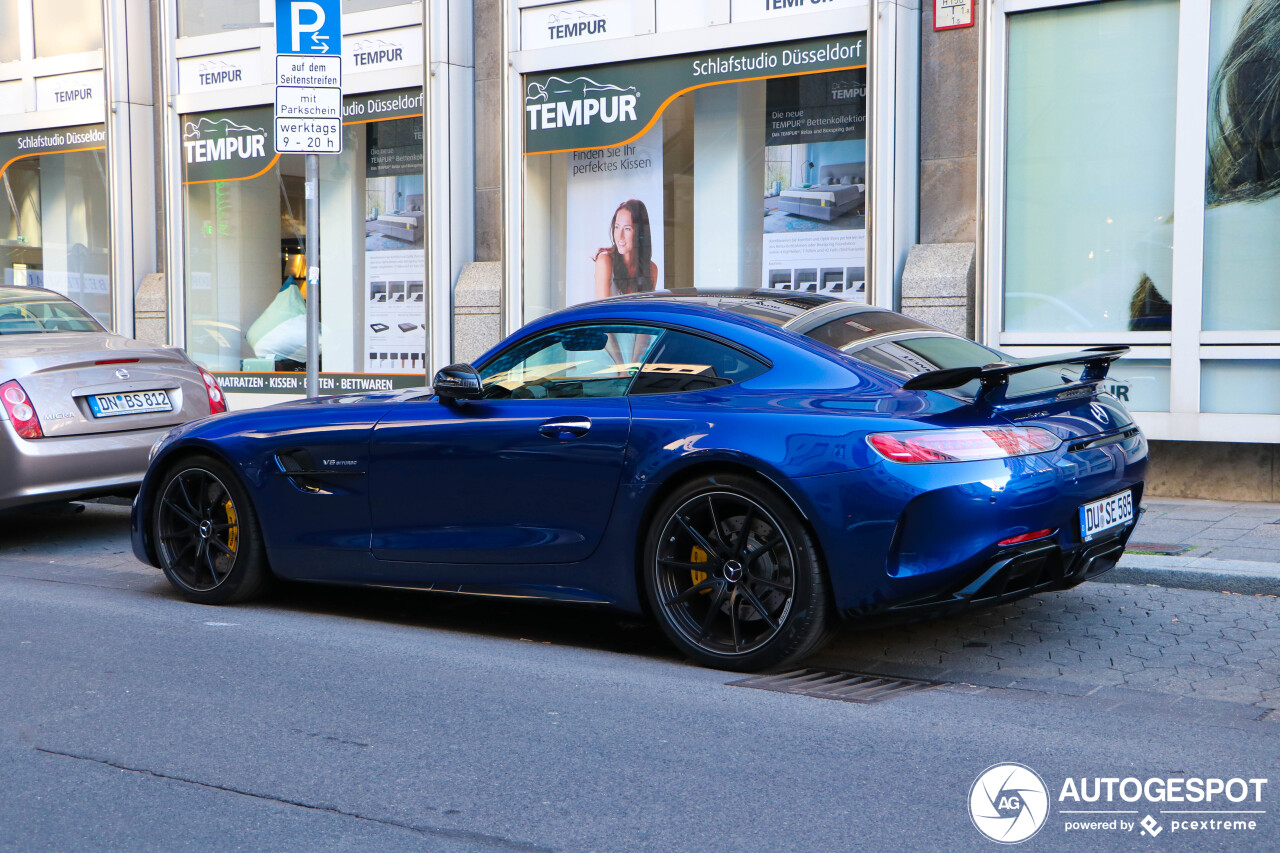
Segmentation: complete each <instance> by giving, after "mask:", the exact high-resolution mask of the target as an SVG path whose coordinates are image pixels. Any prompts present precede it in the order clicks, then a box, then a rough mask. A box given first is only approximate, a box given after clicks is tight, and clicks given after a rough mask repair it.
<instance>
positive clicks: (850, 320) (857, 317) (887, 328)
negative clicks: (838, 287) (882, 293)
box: [805, 311, 930, 349]
mask: <svg viewBox="0 0 1280 853" xmlns="http://www.w3.org/2000/svg"><path fill="white" fill-rule="evenodd" d="M928 328H930V327H929V326H928V325H927V324H925V323H921V322H920V321H919V320H913V319H911V318H910V317H904V316H903V315H901V314H895V313H893V312H892V311H859V312H858V313H856V314H854V315H852V316H848V315H846V316H844V317H837V318H836V319H834V320H829V321H827V322H826V323H823V324H822V325H821V326H817V327H815V328H813V329H810V330H809V331H807V332H805V336H806V337H809V338H813V339H814V340H815V341H817V342H818V343H820V344H826V345H827V346H829V347H832V348H834V349H844V348H845V347H847V346H849V345H850V344H856V343H857V342H859V341H862V340H866V339H867V338H870V337H872V336H874V335H884V334H888V333H889V332H907V331H913V330H916V329H928Z"/></svg>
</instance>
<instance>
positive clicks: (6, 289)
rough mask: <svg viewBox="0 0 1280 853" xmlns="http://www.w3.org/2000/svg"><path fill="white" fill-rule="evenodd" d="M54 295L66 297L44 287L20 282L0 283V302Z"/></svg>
mask: <svg viewBox="0 0 1280 853" xmlns="http://www.w3.org/2000/svg"><path fill="white" fill-rule="evenodd" d="M48 296H54V297H57V298H58V299H66V298H67V297H65V296H63V295H62V294H61V293H58V292H57V291H56V290H49V289H47V288H44V287H35V286H28V285H22V284H0V302H16V301H19V300H23V299H31V298H33V297H34V298H40V297H48Z"/></svg>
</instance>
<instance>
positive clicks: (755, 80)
mask: <svg viewBox="0 0 1280 853" xmlns="http://www.w3.org/2000/svg"><path fill="white" fill-rule="evenodd" d="M866 63H867V47H866V40H865V38H864V37H863V36H862V35H850V36H836V37H832V38H828V39H822V40H813V41H804V42H790V43H786V44H777V45H767V46H764V47H754V48H746V49H740V50H736V51H723V52H716V53H707V54H696V55H688V56H674V57H661V58H656V59H648V60H643V61H639V62H632V63H625V64H616V65H604V66H595V67H591V68H581V69H573V70H564V71H556V72H554V73H542V74H531V75H527V76H526V77H525V79H524V88H525V99H524V101H525V104H524V110H525V114H524V116H523V117H522V119H523V121H522V124H523V127H524V155H525V156H524V207H525V209H524V221H523V229H524V230H523V242H524V277H523V297H524V319H525V320H526V321H528V320H531V319H533V318H535V317H538V316H540V315H542V314H545V313H547V312H549V311H552V310H555V309H556V308H560V307H563V306H565V305H571V304H575V303H578V302H583V301H588V300H591V299H596V298H600V297H605V296H610V295H616V294H621V293H634V292H642V291H652V290H662V289H672V288H682V287H694V286H696V287H699V288H704V289H717V288H719V289H725V288H738V287H770V288H775V289H779V290H789V291H805V292H822V293H830V294H834V295H837V296H841V297H845V298H850V299H856V300H860V301H865V294H866V284H865V282H866V275H865V269H866V217H867V204H866V199H867V147H866V138H867V119H866V116H867V111H866V110H867V92H866Z"/></svg>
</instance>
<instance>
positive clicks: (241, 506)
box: [151, 456, 271, 604]
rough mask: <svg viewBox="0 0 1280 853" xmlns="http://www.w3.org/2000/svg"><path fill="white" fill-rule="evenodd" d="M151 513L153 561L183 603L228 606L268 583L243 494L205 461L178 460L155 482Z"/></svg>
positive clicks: (221, 467) (236, 482)
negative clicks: (154, 555) (159, 480)
mask: <svg viewBox="0 0 1280 853" xmlns="http://www.w3.org/2000/svg"><path fill="white" fill-rule="evenodd" d="M158 495H159V497H158V498H157V499H156V503H155V507H154V509H153V511H152V519H151V524H152V535H153V536H154V537H155V548H156V557H157V558H158V561H159V563H160V568H161V569H162V570H163V571H164V576H165V577H166V578H168V579H169V583H171V584H173V586H174V588H175V589H177V590H178V592H179V593H181V594H182V596H183V597H184V598H186V599H187V600H188V601H194V602H196V603H198V604H231V603H234V602H237V601H248V600H249V599H251V598H254V597H255V596H258V595H260V594H261V593H263V592H265V591H266V588H267V586H268V584H269V583H270V580H271V570H270V569H269V568H268V567H267V558H266V549H265V548H264V547H263V541H262V528H261V527H260V526H259V525H258V519H257V516H256V515H255V514H254V512H253V506H252V505H251V504H250V503H249V493H248V492H247V491H246V490H245V488H244V486H243V485H242V484H241V482H240V479H239V478H238V477H237V476H236V474H235V472H234V471H232V470H231V469H230V468H229V467H228V466H227V465H225V464H224V463H222V462H220V461H218V460H217V459H214V458H213V457H210V456H192V457H188V458H186V459H183V460H181V461H180V462H178V464H176V465H175V466H173V467H172V468H171V469H169V471H168V472H167V473H166V474H165V476H164V478H163V479H162V480H161V482H160V488H159V490H158Z"/></svg>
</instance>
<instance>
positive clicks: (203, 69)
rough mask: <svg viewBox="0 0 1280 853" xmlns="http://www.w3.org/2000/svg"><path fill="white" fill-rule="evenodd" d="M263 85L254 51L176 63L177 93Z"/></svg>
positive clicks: (260, 69)
mask: <svg viewBox="0 0 1280 853" xmlns="http://www.w3.org/2000/svg"><path fill="white" fill-rule="evenodd" d="M261 84H262V60H261V59H260V58H259V56H258V51H256V50H239V51H236V52H234V53H219V54H214V55H213V56H192V57H188V58H186V59H179V60H178V91H180V92H207V91H210V90H213V89H238V88H240V87H241V86H259V85H261Z"/></svg>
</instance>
